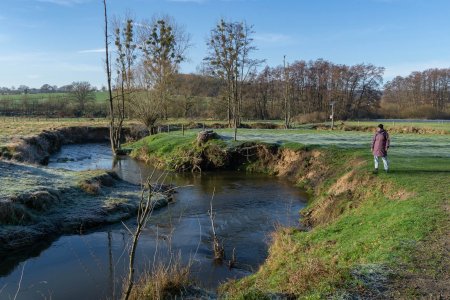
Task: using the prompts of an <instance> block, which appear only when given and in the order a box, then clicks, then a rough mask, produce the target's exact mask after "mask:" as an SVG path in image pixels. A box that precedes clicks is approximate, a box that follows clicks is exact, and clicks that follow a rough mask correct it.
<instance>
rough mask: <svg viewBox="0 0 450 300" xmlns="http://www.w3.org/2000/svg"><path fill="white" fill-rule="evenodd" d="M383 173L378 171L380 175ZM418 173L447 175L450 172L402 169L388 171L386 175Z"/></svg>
mask: <svg viewBox="0 0 450 300" xmlns="http://www.w3.org/2000/svg"><path fill="white" fill-rule="evenodd" d="M382 172H384V171H380V173H382ZM418 173H449V174H450V170H430V169H412V170H408V169H404V170H389V173H388V174H418Z"/></svg>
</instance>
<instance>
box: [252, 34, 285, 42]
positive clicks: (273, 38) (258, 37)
mask: <svg viewBox="0 0 450 300" xmlns="http://www.w3.org/2000/svg"><path fill="white" fill-rule="evenodd" d="M292 40H293V39H292V38H291V37H290V36H288V35H285V34H281V33H262V34H255V41H259V42H264V43H281V42H290V41H292Z"/></svg>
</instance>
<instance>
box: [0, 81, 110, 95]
mask: <svg viewBox="0 0 450 300" xmlns="http://www.w3.org/2000/svg"><path fill="white" fill-rule="evenodd" d="M73 88H74V86H73V83H72V84H66V85H63V86H60V87H58V86H57V85H50V84H48V83H46V84H43V85H42V86H41V87H40V88H32V87H29V86H27V85H23V84H22V85H19V86H18V87H17V88H16V87H14V86H12V87H0V95H28V94H50V93H68V92H70V91H71V90H72V89H73ZM92 89H93V90H94V91H96V92H98V91H103V92H104V91H106V87H105V86H102V88H101V89H98V88H97V87H95V86H92Z"/></svg>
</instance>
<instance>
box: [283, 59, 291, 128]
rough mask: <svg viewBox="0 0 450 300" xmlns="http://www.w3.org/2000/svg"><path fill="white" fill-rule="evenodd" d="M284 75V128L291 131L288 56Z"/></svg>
mask: <svg viewBox="0 0 450 300" xmlns="http://www.w3.org/2000/svg"><path fill="white" fill-rule="evenodd" d="M283 73H284V127H285V128H286V129H289V127H290V122H291V120H290V119H291V105H290V101H289V99H288V97H289V95H288V93H289V86H288V84H289V82H288V81H289V77H288V73H287V71H286V55H284V56H283Z"/></svg>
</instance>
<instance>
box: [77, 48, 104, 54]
mask: <svg viewBox="0 0 450 300" xmlns="http://www.w3.org/2000/svg"><path fill="white" fill-rule="evenodd" d="M105 51H106V49H105V48H97V49H87V50H80V51H78V52H77V53H80V54H84V53H105Z"/></svg>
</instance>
